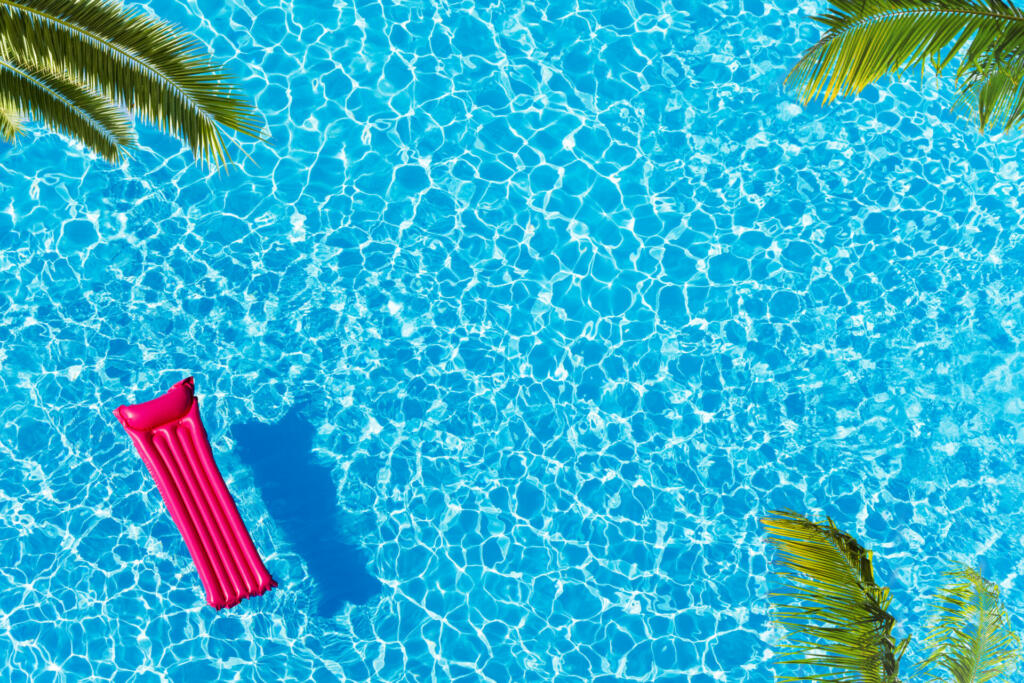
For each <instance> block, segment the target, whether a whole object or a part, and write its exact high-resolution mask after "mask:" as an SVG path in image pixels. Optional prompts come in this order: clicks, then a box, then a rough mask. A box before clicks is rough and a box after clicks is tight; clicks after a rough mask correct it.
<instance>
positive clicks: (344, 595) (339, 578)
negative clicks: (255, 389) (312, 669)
mask: <svg viewBox="0 0 1024 683" xmlns="http://www.w3.org/2000/svg"><path fill="white" fill-rule="evenodd" d="M313 433H314V430H313V425H311V424H310V423H309V422H307V421H306V420H304V419H303V418H302V417H301V416H300V415H299V409H298V408H297V407H293V408H292V409H291V410H289V411H288V414H287V415H285V416H284V417H283V418H281V420H280V421H279V422H277V423H275V424H272V425H268V424H263V423H262V422H249V423H246V424H242V425H237V426H234V427H232V428H231V436H232V438H233V439H234V440H235V443H236V444H237V448H238V457H239V458H240V459H241V460H242V462H243V463H245V464H246V465H248V466H249V467H250V468H251V469H252V473H253V477H254V478H255V480H256V486H258V487H259V489H260V492H261V493H262V494H263V500H264V502H265V503H266V506H267V510H268V511H269V512H270V514H271V516H272V517H273V518H274V521H275V522H276V523H277V524H278V525H279V526H280V528H281V530H282V531H283V532H284V535H285V537H286V538H287V540H288V542H289V543H290V544H291V546H292V548H293V549H294V550H295V552H297V553H298V554H299V555H300V556H302V559H303V560H305V561H306V566H307V567H308V568H309V573H310V575H311V576H312V578H313V580H314V581H315V582H316V585H317V588H318V590H319V597H320V601H319V608H318V610H317V612H318V614H319V616H321V617H332V616H334V615H335V614H337V612H338V610H339V609H341V606H342V605H343V604H344V603H346V602H350V603H353V604H356V605H362V604H365V603H366V602H367V601H369V600H370V598H372V597H373V596H375V595H377V593H379V592H380V590H381V583H380V581H378V580H377V578H376V577H374V576H373V575H371V574H370V573H369V572H368V571H367V569H366V558H365V556H364V555H363V552H362V550H361V549H359V548H358V547H356V546H352V545H348V544H347V543H343V542H342V540H341V537H340V530H339V526H338V509H337V491H336V489H335V486H334V479H333V478H332V477H331V472H330V470H329V469H328V468H327V467H324V466H323V465H321V464H319V463H318V462H317V461H316V459H315V458H314V457H313Z"/></svg>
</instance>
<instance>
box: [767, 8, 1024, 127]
mask: <svg viewBox="0 0 1024 683" xmlns="http://www.w3.org/2000/svg"><path fill="white" fill-rule="evenodd" d="M815 19H816V20H817V21H819V22H820V23H822V24H824V25H825V26H826V27H827V30H826V32H825V34H824V35H823V36H822V37H821V39H820V40H819V41H818V43H816V44H815V45H814V46H813V47H811V48H810V49H809V50H808V51H807V52H806V53H805V54H804V56H803V57H802V58H801V59H800V61H799V62H798V63H797V65H796V66H795V67H794V68H793V70H792V71H791V72H790V74H789V76H788V77H787V80H791V81H792V82H793V83H794V84H795V85H796V87H797V89H798V90H799V92H800V97H801V99H802V101H803V102H805V103H807V102H810V101H813V100H815V99H816V98H820V100H821V101H822V102H823V103H828V102H831V101H832V100H834V99H835V98H836V97H839V96H846V95H849V94H852V93H857V92H860V91H861V90H862V89H863V88H864V87H866V86H867V85H869V84H871V83H874V82H875V81H877V80H878V79H879V78H881V77H883V76H886V75H890V74H893V75H896V76H897V77H899V76H900V75H902V74H903V73H904V72H905V71H906V70H907V69H910V68H916V67H919V68H922V69H923V68H925V67H926V66H927V65H931V66H932V67H933V68H934V69H935V71H936V73H938V74H941V73H942V72H943V71H944V69H945V68H946V67H947V66H949V64H950V63H951V62H952V61H953V60H954V59H959V66H958V68H957V69H956V76H955V77H956V80H957V82H958V84H959V85H960V101H961V102H968V103H970V104H971V105H972V106H974V107H976V108H977V110H978V113H979V118H980V121H981V124H982V127H983V128H985V127H986V126H988V125H990V124H994V123H997V122H998V123H1002V124H1003V125H1004V127H1007V128H1008V127H1010V126H1012V125H1016V124H1018V123H1020V121H1021V118H1022V117H1021V111H1020V110H1021V109H1024V107H1022V104H1021V102H1022V92H1021V81H1022V77H1024V63H1022V61H1021V59H1020V52H1021V50H1022V49H1024V12H1022V11H1021V10H1020V9H1018V8H1017V7H1015V6H1014V5H1012V4H1010V3H1008V2H1003V0H831V7H830V9H829V11H828V12H827V13H826V14H824V15H821V16H818V17H815Z"/></svg>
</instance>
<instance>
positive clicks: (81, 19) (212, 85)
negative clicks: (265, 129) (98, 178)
mask: <svg viewBox="0 0 1024 683" xmlns="http://www.w3.org/2000/svg"><path fill="white" fill-rule="evenodd" d="M0 60H3V61H4V62H6V63H7V64H9V65H16V66H18V67H19V68H20V69H21V71H22V72H23V73H29V72H33V73H35V74H45V75H48V76H50V77H53V78H57V79H59V80H60V81H61V82H62V83H64V84H73V85H77V86H78V89H77V92H78V93H79V94H80V95H81V97H77V98H74V97H73V98H67V102H68V104H69V105H70V106H71V107H72V108H73V109H75V110H78V111H77V112H76V113H75V114H72V113H71V112H68V111H63V110H62V111H63V113H62V116H63V118H62V119H60V118H57V119H54V118H51V114H53V113H54V112H55V111H56V110H55V109H53V108H51V109H42V108H40V107H39V106H33V107H31V108H30V109H31V112H32V113H33V114H34V115H35V116H38V117H39V118H41V119H42V120H43V121H44V122H45V123H47V124H48V125H51V126H53V127H55V128H58V129H61V130H64V131H65V132H67V133H69V134H71V135H73V136H74V137H76V138H78V139H79V140H82V141H83V142H84V143H85V144H87V145H88V146H90V147H92V148H93V149H94V150H96V151H97V152H98V153H100V154H101V155H103V156H104V157H106V158H108V159H112V158H117V157H118V156H119V154H120V151H119V152H118V153H117V154H111V151H110V147H109V144H110V142H111V141H112V140H113V141H114V144H116V145H117V146H118V147H119V149H120V150H123V148H124V147H126V146H129V145H130V144H132V143H129V142H127V140H128V139H129V136H126V135H124V134H123V133H124V131H123V130H122V124H123V121H119V122H118V124H117V126H115V127H111V126H110V125H107V126H106V128H107V131H108V132H109V133H111V134H113V138H104V136H103V135H102V134H100V132H99V131H98V129H97V128H96V126H93V125H90V124H88V123H87V121H86V119H89V118H95V117H93V116H92V114H95V113H96V110H95V108H96V101H95V98H96V97H102V98H103V99H105V100H107V101H108V103H109V106H110V107H113V106H115V105H116V106H117V107H120V108H122V109H124V110H126V111H127V112H128V113H130V114H131V115H133V116H138V117H139V118H140V119H141V120H142V121H144V122H146V123H152V124H154V125H156V126H157V127H158V128H159V129H160V130H162V131H165V132H168V133H170V134H172V135H174V136H176V137H178V138H179V139H181V140H183V141H185V142H186V143H187V144H188V145H189V147H190V148H191V149H192V151H193V152H194V153H195V154H196V156H197V157H199V158H201V159H203V160H205V161H210V162H214V163H220V162H224V161H226V159H227V153H226V148H225V140H224V136H223V132H222V131H223V130H228V131H234V132H238V133H242V134H245V135H250V136H254V137H259V134H260V125H259V122H258V120H257V119H256V117H255V114H254V111H253V109H252V107H251V105H250V104H248V103H247V102H246V101H245V100H244V99H243V98H242V97H241V95H240V93H239V91H238V90H237V88H236V87H235V86H234V85H232V82H231V80H230V79H229V78H228V74H227V73H226V72H225V71H224V69H223V68H222V67H220V66H218V65H217V64H215V63H214V62H213V60H212V59H211V58H210V57H209V56H208V55H207V54H206V52H205V49H204V47H203V45H202V43H200V42H199V41H197V40H196V39H194V38H192V37H191V36H189V35H188V34H186V33H184V32H182V31H180V30H178V29H176V28H175V27H173V26H171V25H170V24H167V23H165V22H162V21H160V20H157V19H154V18H151V17H149V16H147V15H145V14H143V13H142V12H141V11H140V10H138V9H130V8H126V7H124V6H122V5H121V4H119V3H118V2H115V1H114V0H75V1H69V0H0ZM49 89H50V90H55V88H54V87H53V84H50V88H49ZM7 96H8V99H16V100H17V102H18V104H19V106H22V105H23V104H24V103H25V102H26V101H27V100H25V99H24V98H25V97H27V86H25V88H23V89H22V91H21V95H19V96H17V97H16V96H14V95H10V94H8V95H7ZM42 97H43V95H41V94H39V95H36V96H35V101H37V102H38V101H39V100H40V99H41V98H42ZM90 107H91V108H92V109H90ZM107 114H110V112H109V111H108V112H107ZM120 118H121V119H122V120H123V119H124V116H123V115H122V116H121V117H120ZM107 123H108V124H113V117H112V116H109V117H108V119H107ZM100 138H104V139H105V140H106V142H105V143H103V144H94V143H96V142H98V141H99V140H100ZM131 140H132V142H133V141H134V137H131Z"/></svg>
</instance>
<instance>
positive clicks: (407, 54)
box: [0, 0, 1024, 683]
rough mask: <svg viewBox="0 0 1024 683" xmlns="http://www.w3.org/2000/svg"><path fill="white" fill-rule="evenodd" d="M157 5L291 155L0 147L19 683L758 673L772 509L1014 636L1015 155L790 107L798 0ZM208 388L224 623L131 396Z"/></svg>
mask: <svg viewBox="0 0 1024 683" xmlns="http://www.w3.org/2000/svg"><path fill="white" fill-rule="evenodd" d="M150 7H151V8H152V9H153V10H154V11H156V12H157V13H158V14H160V15H161V16H163V17H165V18H168V19H171V20H173V21H175V22H177V23H179V24H181V25H183V26H185V27H186V28H188V29H190V30H193V31H195V32H196V33H197V34H198V35H199V36H200V37H201V38H202V39H203V40H204V41H206V42H207V43H208V44H209V45H210V46H211V48H212V49H213V50H214V51H215V52H216V53H217V54H218V55H220V56H221V57H222V58H224V59H229V60H230V64H231V67H232V68H233V69H234V70H235V71H236V72H237V73H238V74H240V75H241V76H242V77H243V79H244V83H245V86H246V88H247V90H248V92H250V93H252V95H253V97H254V98H255V101H256V103H257V105H258V107H259V109H260V110H261V112H262V113H263V115H264V116H265V117H266V121H267V126H268V132H269V135H270V143H269V144H268V145H265V146H259V145H252V144H246V145H245V150H246V151H247V153H248V154H250V155H251V157H252V158H251V160H246V159H245V157H244V156H243V155H242V154H240V153H236V154H235V157H236V158H237V159H239V160H241V167H240V168H239V169H236V170H234V171H231V172H228V173H220V174H217V173H214V172H207V171H205V170H203V169H200V168H197V167H196V166H194V165H192V164H191V159H190V157H189V156H188V154H187V153H183V152H180V151H179V145H178V144H177V143H176V142H174V141H170V140H167V139H164V138H162V137H160V136H159V135H157V134H155V133H153V132H151V131H150V132H146V133H144V134H143V136H142V140H143V143H144V145H145V148H144V149H143V150H141V151H140V152H138V153H137V154H135V155H134V157H133V158H132V159H131V160H130V161H128V162H127V163H125V164H124V165H123V166H121V167H110V166H107V165H104V164H103V163H101V162H98V161H95V160H91V159H88V158H87V157H86V156H85V155H84V154H83V153H82V152H81V151H80V150H75V149H69V148H68V147H67V146H66V145H65V144H64V143H63V142H62V141H61V140H60V139H58V138H56V137H54V136H51V135H47V134H43V133H42V132H39V134H37V135H32V136H30V139H27V140H25V141H24V142H23V143H22V144H21V145H19V146H18V147H17V148H15V149H11V148H6V147H5V148H3V149H2V150H0V179H2V183H3V187H4V192H3V198H2V205H0V315H2V323H3V324H2V326H0V418H2V419H0V450H2V452H3V454H2V457H0V677H2V678H3V679H4V680H9V681H27V680H32V681H45V680H68V681H76V680H83V679H87V678H89V677H92V679H93V680H115V681H156V680H170V681H175V682H177V681H280V680H298V681H307V680H316V681H332V680H353V681H362V680H371V679H372V680H376V681H406V680H408V681H419V680H428V679H430V680H459V681H513V680H514V681H565V682H569V681H612V680H638V681H640V680H646V681H651V680H659V681H692V682H694V683H697V682H701V683H706V682H710V681H730V683H731V682H740V681H745V682H751V683H754V682H756V683H760V682H763V681H771V680H772V675H771V670H770V668H769V666H768V660H769V659H770V657H771V648H772V644H773V643H774V642H777V637H778V634H777V633H775V632H774V631H773V630H772V629H771V627H770V625H769V615H768V612H767V609H766V603H765V598H766V578H767V563H766V558H767V556H766V552H765V550H766V549H765V547H764V544H763V540H762V536H761V533H760V532H759V529H758V525H757V517H758V515H759V514H762V513H763V512H765V511H766V510H768V509H770V508H774V507H783V506H786V507H792V508H794V509H797V510H801V511H805V512H808V513H809V514H815V515H823V514H828V515H831V516H832V517H833V518H834V519H836V520H837V522H838V523H839V524H840V525H841V526H842V527H844V528H846V529H848V530H850V531H852V532H854V533H855V534H856V535H858V537H859V538H860V539H861V540H862V541H863V542H864V543H865V544H866V545H868V546H869V547H871V548H873V549H874V550H875V551H876V566H877V568H878V575H879V578H880V580H881V581H883V582H886V583H888V584H889V585H891V586H893V588H894V590H895V597H896V604H895V606H894V611H895V612H896V614H897V615H898V616H900V617H902V619H903V627H902V630H901V632H900V633H901V635H902V634H904V633H907V632H909V630H911V629H913V628H915V627H917V626H920V624H921V620H922V616H923V615H922V614H921V611H920V610H921V607H920V600H919V599H918V598H917V596H919V595H920V594H921V593H922V592H926V591H928V590H930V589H932V588H933V587H934V585H935V581H936V579H937V576H938V572H940V571H941V570H943V569H945V568H947V567H948V566H949V565H948V563H949V562H952V561H954V560H962V561H966V562H969V563H971V564H975V565H979V566H981V567H982V569H983V571H984V572H985V573H986V575H987V576H989V577H990V578H992V579H995V580H997V581H1000V582H1002V585H1003V587H1004V590H1005V597H1006V600H1007V602H1008V605H1009V607H1010V609H1011V611H1014V612H1016V613H1018V614H1024V610H1022V600H1021V590H1020V589H1021V575H1022V572H1024V563H1022V558H1024V547H1022V539H1024V512H1022V508H1024V482H1022V479H1021V473H1020V467H1019V465H1018V462H1017V461H1018V459H1019V458H1020V457H1021V455H1022V446H1024V415H1022V411H1024V402H1022V399H1021V395H1022V389H1024V356H1022V355H1021V354H1020V345H1021V340H1022V335H1024V314H1022V312H1021V311H1022V307H1021V297H1022V294H1021V292H1024V243H1022V240H1021V235H1022V234H1024V233H1021V231H1020V229H1019V227H1018V223H1019V218H1018V211H1019V209H1020V202H1021V190H1020V186H1021V183H1020V181H1021V169H1020V167H1019V165H1018V164H1019V162H1018V149H1019V144H1020V143H1019V136H1009V137H1007V138H1005V139H1004V138H1001V137H997V136H982V135H979V134H978V133H977V132H975V130H974V129H973V128H972V125H971V122H970V120H969V119H968V118H966V117H965V116H960V115H957V114H950V113H949V112H948V111H947V107H948V105H949V102H950V101H951V98H950V95H949V90H948V88H944V87H942V86H938V85H936V84H934V83H931V82H926V83H924V84H921V83H919V82H917V81H914V80H908V81H904V82H903V83H889V82H887V83H883V84H880V85H879V87H877V88H869V89H868V91H867V92H866V93H865V95H864V96H863V97H861V98H858V99H856V100H853V101H848V102H841V103H838V104H836V105H835V106H832V107H829V108H826V109H824V110H823V109H820V108H815V107H812V108H809V109H802V108H800V107H799V106H797V105H796V104H795V98H794V96H793V95H792V93H789V92H787V91H785V90H784V89H783V88H782V79H783V78H784V76H785V74H786V72H787V69H788V68H789V67H790V66H791V65H792V64H793V62H794V60H795V59H796V58H797V56H798V55H799V53H800V51H801V50H802V49H804V48H805V47H806V46H807V45H809V44H810V43H811V41H812V40H813V39H815V38H816V37H817V29H816V28H815V27H814V26H813V25H812V23H811V22H810V21H809V20H808V19H807V17H808V15H810V14H813V13H814V12H815V11H817V10H819V9H821V5H820V4H815V3H801V4H797V3H794V2H782V3H779V4H766V3H763V2H762V1H761V0H742V1H739V0H729V1H715V2H711V3H698V2H695V1H692V0H674V1H646V0H633V1H626V2H615V3H611V2H584V1H580V2H575V1H574V2H567V1H561V0H559V1H547V0H538V1H537V2H534V1H533V0H530V1H529V2H520V1H515V0H513V1H511V2H493V1H490V2H487V1H481V2H476V3H473V2H426V1H422V2H407V3H401V4H398V3H390V2H384V3H379V2H364V1H363V0H357V1H355V2H350V1H347V0H346V1H345V2H338V3H335V4H334V6H333V7H326V6H325V3H323V2H314V1H312V0H308V1H296V2H280V3H278V4H275V3H273V2H261V1H257V0H229V1H228V2H226V3H219V2H212V1H211V0H193V1H190V2H177V1H172V0H160V1H154V2H152V3H151V4H150ZM188 374H195V376H196V378H197V385H198V391H199V393H200V397H201V401H202V407H203V414H204V417H205V420H206V422H207V427H208V429H209V431H210V436H211V441H212V443H213V447H214V452H215V454H216V456H217V459H218V462H219V464H220V466H221V469H222V471H223V472H224V474H225V477H226V478H227V480H228V483H229V486H230V488H231V489H232V491H233V493H234V495H235V497H236V499H237V500H238V503H239V508H240V511H241V514H242V516H243V518H244V519H245V520H246V521H247V523H248V524H249V526H250V529H251V531H252V533H253V536H254V540H255V542H256V545H257V547H259V548H260V550H261V552H262V553H263V554H264V555H265V556H266V558H267V566H268V568H269V570H270V571H271V573H272V574H273V575H274V576H275V578H276V579H277V580H278V582H279V583H280V584H281V589H279V590H275V591H272V592H271V593H268V594H267V595H265V596H263V597H261V598H257V599H254V600H250V601H246V602H245V603H243V604H242V605H241V606H239V607H237V608H235V609H233V610H230V611H226V612H220V613H215V612H214V611H212V610H211V609H210V608H208V607H206V606H205V605H204V604H203V598H202V592H201V588H200V585H199V582H198V579H197V577H196V575H195V573H194V570H193V568H192V566H191V562H190V560H189V558H188V555H187V552H186V550H185V547H184V544H183V542H182V541H181V540H180V537H179V536H178V534H177V532H176V531H175V529H174V527H173V525H172V523H171V522H170V520H169V518H168V516H167V514H166V513H165V512H164V509H163V506H162V504H161V503H160V500H159V495H158V493H157V491H156V489H155V486H154V485H153V483H152V482H151V481H150V479H149V477H148V475H146V474H145V470H144V468H143V467H142V465H141V462H140V460H139V458H138V456H137V455H136V454H135V452H134V450H133V449H132V447H131V444H130V442H129V441H128V439H127V438H126V437H125V435H124V434H123V433H122V431H121V429H120V428H119V426H118V425H117V423H116V421H115V419H114V417H113V414H112V411H113V409H114V408H115V407H116V406H117V405H119V404H120V403H123V402H128V401H136V400H144V399H147V398H150V397H152V396H155V395H156V394H158V393H160V392H162V391H163V390H164V389H166V388H167V387H168V386H169V385H170V384H172V383H173V382H175V381H177V380H179V379H181V378H182V377H184V376H186V375H188ZM1015 623H1018V624H1020V623H1021V622H1020V620H1019V619H1017V620H1016V622H1015ZM913 654H914V653H912V654H911V656H913Z"/></svg>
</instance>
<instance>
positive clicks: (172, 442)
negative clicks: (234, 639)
mask: <svg viewBox="0 0 1024 683" xmlns="http://www.w3.org/2000/svg"><path fill="white" fill-rule="evenodd" d="M114 414H115V415H117V419H118V420H119V421H120V422H121V424H122V425H124V428H125V430H127V432H128V435H129V436H130V437H131V438H132V441H134V442H135V447H136V448H137V449H138V451H139V455H141V456H142V460H143V462H145V463H146V467H147V468H148V469H149V473H150V475H152V477H153V479H154V480H155V481H156V486H157V488H158V489H159V490H160V495H161V496H163V499H164V504H166V505H167V510H168V511H169V512H170V513H171V518H172V519H173V520H174V523H175V524H176V525H177V526H178V531H180V532H181V535H182V537H184V539H185V544H186V545H187V546H188V551H189V553H191V554H192V561H193V562H195V565H196V570H197V571H198V572H199V579H200V580H201V581H202V582H203V588H204V589H205V590H206V602H208V603H209V604H210V605H211V606H212V607H216V608H217V609H220V608H222V607H231V606H233V605H237V604H238V603H239V602H241V601H242V600H244V599H245V598H248V597H252V596H254V595H262V594H263V593H265V592H266V591H268V590H270V589H271V588H273V587H274V586H276V585H277V584H276V583H275V582H274V580H273V579H272V578H270V574H269V573H267V569H266V567H264V566H263V560H261V559H260V556H259V554H258V553H257V552H256V547H255V546H254V545H253V543H252V538H250V536H249V532H248V531H247V530H246V528H245V524H243V523H242V518H241V517H239V515H238V509H237V508H236V507H235V502H234V500H232V498H231V494H230V493H228V488H227V486H225V485H224V479H223V478H222V477H221V476H220V471H219V470H218V469H217V465H216V463H214V461H213V453H212V452H211V451H210V441H209V439H207V436H206V429H204V428H203V421H202V419H201V418H200V417H199V400H198V399H197V398H196V397H195V383H194V382H193V381H192V378H191V377H189V378H188V379H186V380H183V381H181V382H178V383H177V384H175V385H174V386H173V387H171V389H170V391H168V392H167V393H166V394H164V395H163V396H160V397H159V398H154V399H153V400H152V401H146V402H145V403H139V404H136V405H133V406H121V407H120V408H118V409H117V410H115V411H114Z"/></svg>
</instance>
